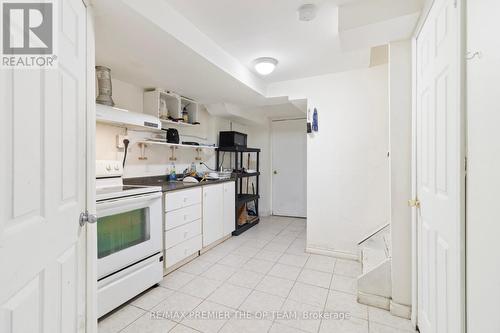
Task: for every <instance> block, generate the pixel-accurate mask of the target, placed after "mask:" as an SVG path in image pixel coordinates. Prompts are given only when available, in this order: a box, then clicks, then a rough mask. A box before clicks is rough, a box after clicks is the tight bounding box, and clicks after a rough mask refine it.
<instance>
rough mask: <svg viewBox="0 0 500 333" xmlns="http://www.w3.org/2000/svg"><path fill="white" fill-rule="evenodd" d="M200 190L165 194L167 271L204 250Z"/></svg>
mask: <svg viewBox="0 0 500 333" xmlns="http://www.w3.org/2000/svg"><path fill="white" fill-rule="evenodd" d="M201 192H202V189H201V188H200V187H197V188H193V189H187V190H180V191H175V192H168V193H166V194H165V233H164V248H165V268H166V269H168V268H170V267H172V266H174V265H175V264H177V263H179V262H180V261H182V260H184V259H186V258H187V257H190V256H191V255H193V254H195V253H197V252H198V251H199V250H201V248H202V236H201Z"/></svg>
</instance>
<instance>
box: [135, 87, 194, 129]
mask: <svg viewBox="0 0 500 333" xmlns="http://www.w3.org/2000/svg"><path fill="white" fill-rule="evenodd" d="M143 106H144V113H147V114H150V115H152V116H154V117H157V118H159V119H160V120H161V122H162V124H167V126H168V125H178V126H194V124H193V123H196V122H197V121H198V109H199V104H198V103H197V102H195V101H193V100H191V99H189V98H186V97H183V96H180V95H178V94H176V93H173V92H168V91H163V90H161V89H155V90H149V91H145V92H144V99H143ZM165 108H166V109H167V110H168V111H167V113H166V114H165V113H164V111H162V110H164V109H165ZM184 108H185V109H186V111H187V113H188V119H189V122H188V123H183V122H175V121H172V120H168V119H166V118H167V117H170V118H173V119H182V111H183V110H184Z"/></svg>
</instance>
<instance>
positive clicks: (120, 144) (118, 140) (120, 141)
mask: <svg viewBox="0 0 500 333" xmlns="http://www.w3.org/2000/svg"><path fill="white" fill-rule="evenodd" d="M125 139H127V140H128V136H126V135H121V134H118V135H117V136H116V148H120V149H123V148H125V145H124V144H123V140H125Z"/></svg>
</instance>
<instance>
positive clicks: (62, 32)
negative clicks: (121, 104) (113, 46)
mask: <svg viewBox="0 0 500 333" xmlns="http://www.w3.org/2000/svg"><path fill="white" fill-rule="evenodd" d="M55 8H57V10H58V12H57V13H55V14H54V16H56V18H57V20H58V24H57V25H56V27H57V29H56V30H55V38H57V39H58V44H59V46H58V51H57V56H58V61H59V65H58V68H55V69H50V70H37V69H1V70H0V110H1V111H0V133H1V134H0V135H1V138H2V140H1V148H0V151H1V156H2V157H1V158H0V266H1V268H0V271H1V274H0V286H1V287H0V332H2V333H14V332H16V333H25V332H26V333H27V332H30V333H31V332H47V333H49V332H50V333H52V332H54V333H56V332H60V333H66V332H84V331H85V290H86V289H85V272H86V270H85V262H86V257H85V251H84V250H85V228H81V227H80V226H79V223H78V220H79V215H80V212H82V211H84V210H85V207H86V203H85V201H86V200H85V198H86V186H85V184H86V181H85V173H86V168H85V166H86V150H85V148H86V147H85V142H86V141H85V140H86V133H85V131H86V126H85V123H86V105H85V103H86V74H85V73H86V42H85V40H86V34H85V31H86V9H85V6H84V4H83V3H82V1H81V0H65V1H57V6H56V7H55Z"/></svg>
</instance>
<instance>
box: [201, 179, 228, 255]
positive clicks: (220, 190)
mask: <svg viewBox="0 0 500 333" xmlns="http://www.w3.org/2000/svg"><path fill="white" fill-rule="evenodd" d="M234 186H235V184H234V182H226V183H222V184H215V185H209V186H204V187H203V198H202V206H203V216H202V231H203V246H204V247H206V246H208V245H210V244H212V243H214V242H216V241H218V240H219V239H221V238H223V237H225V236H227V235H230V234H231V233H232V232H233V231H234V229H235V223H234V221H235V208H234V200H235V197H234V196H235V192H234V191H235V189H234Z"/></svg>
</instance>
